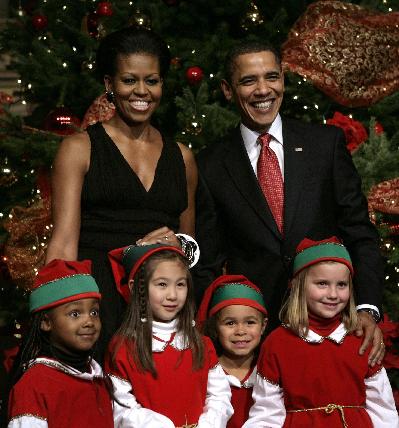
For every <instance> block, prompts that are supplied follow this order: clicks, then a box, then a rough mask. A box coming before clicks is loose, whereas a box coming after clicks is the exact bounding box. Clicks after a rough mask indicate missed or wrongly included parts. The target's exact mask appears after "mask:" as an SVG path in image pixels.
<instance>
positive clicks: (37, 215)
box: [4, 199, 51, 291]
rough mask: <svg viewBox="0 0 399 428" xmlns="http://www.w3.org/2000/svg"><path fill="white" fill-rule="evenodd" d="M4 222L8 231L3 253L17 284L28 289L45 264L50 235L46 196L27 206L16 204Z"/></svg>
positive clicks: (48, 208) (48, 203)
mask: <svg viewBox="0 0 399 428" xmlns="http://www.w3.org/2000/svg"><path fill="white" fill-rule="evenodd" d="M10 214H11V216H10V217H9V218H8V219H7V220H6V221H5V222H4V228H5V229H6V230H7V231H8V232H9V237H8V239H7V242H6V245H5V250H4V254H5V256H6V257H7V266H8V270H9V272H10V275H11V278H12V279H13V281H14V282H15V283H16V285H18V286H20V287H22V288H24V289H25V290H27V291H28V290H30V288H31V287H32V285H33V281H34V279H35V277H36V273H37V270H38V269H40V267H41V266H42V265H43V264H44V260H45V255H46V249H47V242H48V240H49V238H50V235H51V210H50V200H49V199H37V200H36V201H35V202H34V203H33V204H32V205H31V206H29V207H26V208H25V207H18V206H17V207H15V208H13V209H12V210H11V212H10Z"/></svg>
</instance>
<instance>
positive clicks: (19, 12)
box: [17, 5, 26, 18]
mask: <svg viewBox="0 0 399 428" xmlns="http://www.w3.org/2000/svg"><path fill="white" fill-rule="evenodd" d="M17 15H18V17H19V18H24V17H25V16H26V12H25V10H24V8H23V7H22V6H21V5H19V6H18V9H17Z"/></svg>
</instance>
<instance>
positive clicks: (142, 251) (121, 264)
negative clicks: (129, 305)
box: [108, 244, 186, 302]
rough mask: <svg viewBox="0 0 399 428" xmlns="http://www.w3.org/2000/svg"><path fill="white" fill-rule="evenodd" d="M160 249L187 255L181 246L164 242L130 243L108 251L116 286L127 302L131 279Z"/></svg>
mask: <svg viewBox="0 0 399 428" xmlns="http://www.w3.org/2000/svg"><path fill="white" fill-rule="evenodd" d="M160 251H173V252H175V253H178V254H180V255H181V256H183V257H186V255H185V254H184V253H183V251H182V250H180V249H179V248H177V247H173V246H172V245H162V244H152V245H129V246H127V247H122V248H117V249H116V250H112V251H110V252H109V253H108V259H109V261H110V263H111V268H112V273H113V275H114V279H115V283H116V288H117V290H118V291H119V293H120V294H121V295H122V297H123V298H124V299H125V301H126V302H129V300H130V289H129V282H130V280H131V279H132V278H134V276H135V275H136V273H137V271H138V270H139V269H140V266H141V265H142V264H143V262H144V261H145V260H147V259H148V257H150V256H152V255H153V254H155V253H159V252H160Z"/></svg>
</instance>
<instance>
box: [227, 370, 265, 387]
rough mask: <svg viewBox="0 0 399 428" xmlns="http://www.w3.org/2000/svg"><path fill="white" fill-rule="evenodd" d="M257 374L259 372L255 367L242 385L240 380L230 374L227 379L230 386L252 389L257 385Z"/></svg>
mask: <svg viewBox="0 0 399 428" xmlns="http://www.w3.org/2000/svg"><path fill="white" fill-rule="evenodd" d="M257 372H258V371H257V369H256V366H254V367H253V369H252V372H251V374H250V375H249V376H248V378H247V379H246V380H245V381H244V382H242V383H241V381H240V380H239V379H238V378H236V377H235V376H233V375H230V374H227V379H228V381H229V384H230V386H236V387H237V388H252V387H253V386H254V385H255V381H256V374H257Z"/></svg>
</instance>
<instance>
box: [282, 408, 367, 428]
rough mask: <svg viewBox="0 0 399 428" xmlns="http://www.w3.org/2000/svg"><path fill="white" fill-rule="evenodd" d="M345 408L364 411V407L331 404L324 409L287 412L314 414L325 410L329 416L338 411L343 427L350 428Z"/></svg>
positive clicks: (288, 411)
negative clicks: (316, 411)
mask: <svg viewBox="0 0 399 428" xmlns="http://www.w3.org/2000/svg"><path fill="white" fill-rule="evenodd" d="M345 408H350V409H363V408H364V406H341V405H340V404H332V403H331V404H327V406H323V407H313V408H310V409H298V410H287V413H301V412H313V411H314V410H324V411H325V412H326V413H327V414H330V413H332V412H333V411H334V410H338V412H339V414H340V416H341V421H342V426H343V427H344V428H348V424H347V423H346V420H345V413H344V409H345Z"/></svg>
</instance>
